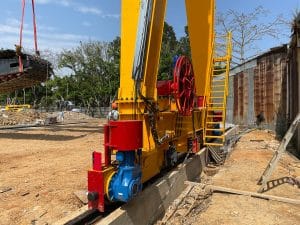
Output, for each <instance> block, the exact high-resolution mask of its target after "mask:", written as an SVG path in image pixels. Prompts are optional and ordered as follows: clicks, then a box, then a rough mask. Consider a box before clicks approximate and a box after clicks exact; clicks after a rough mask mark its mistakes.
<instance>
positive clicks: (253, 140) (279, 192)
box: [158, 130, 300, 225]
mask: <svg viewBox="0 0 300 225" xmlns="http://www.w3.org/2000/svg"><path fill="white" fill-rule="evenodd" d="M278 145H279V143H278V141H276V140H275V139H274V135H273V134H271V133H269V132H267V131H260V130H256V131H253V132H251V133H248V134H246V135H244V136H243V137H242V138H241V139H240V141H239V142H238V143H237V145H236V146H235V147H234V150H233V151H232V154H231V155H230V157H229V159H228V160H227V162H226V163H225V165H224V166H221V167H220V170H219V172H218V173H217V174H216V175H215V176H213V177H207V176H206V175H202V182H205V183H212V184H214V185H219V186H223V187H230V188H235V189H240V190H245V191H254V192H256V191H257V190H258V188H259V186H258V185H256V183H257V181H258V179H259V178H260V176H261V174H262V172H263V171H264V169H265V167H266V166H267V163H268V162H269V160H270V158H271V157H272V155H273V152H274V150H275V149H277V146H278ZM297 176H300V161H299V160H297V159H296V158H294V157H293V156H291V155H289V154H285V155H284V156H283V158H282V159H281V160H280V162H279V164H278V165H277V167H276V170H275V171H274V173H273V175H272V177H271V179H279V178H282V177H293V178H295V177H297ZM264 194H269V195H276V196H281V197H287V198H293V199H300V190H299V189H298V188H297V187H296V186H293V185H291V184H288V183H284V184H282V185H280V186H277V187H276V188H273V189H271V190H268V191H267V192H265V193H264ZM179 199H180V198H179ZM177 201H178V200H177ZM174 204H176V201H175V202H174V203H173V205H172V206H171V207H170V209H169V210H168V212H167V213H166V216H165V217H164V218H163V219H162V221H164V222H166V223H165V224H209V225H210V224H211V225H215V224H222V225H223V224H224V225H225V224H226V225H228V224H234V225H235V224H236V225H238V224H239V225H240V224H245V225H249V224H253V225H254V224H264V225H265V224H267V225H271V224H272V225H275V224H276V225H277V224H295V225H296V224H300V214H299V210H300V206H299V205H292V204H287V203H281V202H276V201H267V200H262V199H256V198H251V197H246V196H238V195H229V194H220V193H213V194H212V196H209V195H207V193H203V190H201V189H200V188H198V187H194V188H193V189H192V190H191V192H190V193H189V194H188V195H187V196H186V197H185V198H184V199H183V200H182V202H181V204H180V205H179V206H178V207H177V210H176V212H174V209H176V207H175V206H176V205H174ZM170 215H171V216H170ZM166 218H168V219H167V220H166ZM158 224H161V222H158Z"/></svg>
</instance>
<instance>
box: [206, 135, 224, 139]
mask: <svg viewBox="0 0 300 225" xmlns="http://www.w3.org/2000/svg"><path fill="white" fill-rule="evenodd" d="M205 138H217V139H224V136H223V135H221V136H212V135H207V136H205Z"/></svg>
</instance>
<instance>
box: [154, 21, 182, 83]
mask: <svg viewBox="0 0 300 225" xmlns="http://www.w3.org/2000/svg"><path fill="white" fill-rule="evenodd" d="M177 49H178V42H177V39H176V35H175V32H174V29H173V27H172V26H170V25H169V24H168V23H167V22H165V23H164V30H163V38H162V45H161V51H160V63H159V71H158V78H157V79H158V80H167V79H171V75H172V71H173V66H174V62H173V61H174V57H175V56H176V55H177Z"/></svg>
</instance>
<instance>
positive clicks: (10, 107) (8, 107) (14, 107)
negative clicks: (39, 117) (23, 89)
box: [5, 104, 31, 112]
mask: <svg viewBox="0 0 300 225" xmlns="http://www.w3.org/2000/svg"><path fill="white" fill-rule="evenodd" d="M30 108H31V105H28V104H24V105H6V106H5V110H7V111H17V112H19V111H22V110H24V109H30Z"/></svg>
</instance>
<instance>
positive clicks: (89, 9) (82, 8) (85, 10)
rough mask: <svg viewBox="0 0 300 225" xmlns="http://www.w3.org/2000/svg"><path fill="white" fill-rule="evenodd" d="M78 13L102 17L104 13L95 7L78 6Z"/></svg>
mask: <svg viewBox="0 0 300 225" xmlns="http://www.w3.org/2000/svg"><path fill="white" fill-rule="evenodd" d="M75 10H76V11H78V12H81V13H86V14H94V15H101V14H102V11H101V10H100V9H97V8H95V7H87V6H82V5H80V6H77V7H76V8H75Z"/></svg>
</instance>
